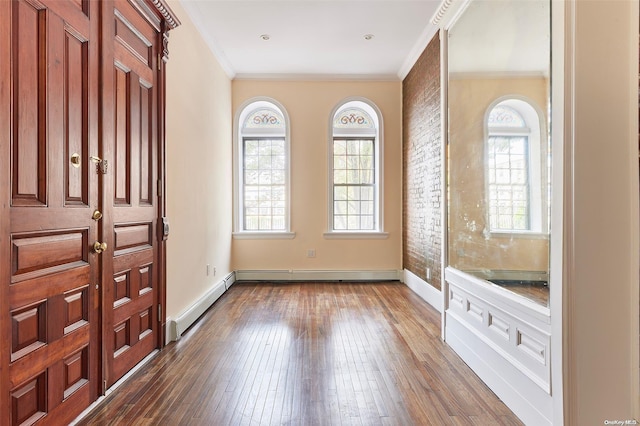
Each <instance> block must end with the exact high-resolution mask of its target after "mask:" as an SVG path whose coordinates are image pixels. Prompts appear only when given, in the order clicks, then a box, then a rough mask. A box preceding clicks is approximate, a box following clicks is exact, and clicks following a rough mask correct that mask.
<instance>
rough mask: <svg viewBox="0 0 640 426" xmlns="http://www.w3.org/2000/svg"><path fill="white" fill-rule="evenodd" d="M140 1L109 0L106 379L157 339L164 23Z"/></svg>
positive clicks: (143, 353) (126, 366)
mask: <svg viewBox="0 0 640 426" xmlns="http://www.w3.org/2000/svg"><path fill="white" fill-rule="evenodd" d="M136 4H137V3H130V2H128V1H125V0H117V1H115V2H112V1H108V2H105V3H104V5H103V14H104V17H105V19H104V27H103V29H102V36H103V40H105V41H107V43H105V49H104V52H103V58H104V68H103V78H104V84H103V143H104V150H103V153H104V156H105V159H106V160H107V161H108V163H107V164H108V171H107V174H106V175H105V180H104V210H105V211H104V215H105V217H104V220H103V238H104V240H105V241H106V242H107V245H108V247H110V248H111V249H110V250H109V255H108V256H106V257H105V258H104V263H103V269H102V280H103V282H104V283H105V286H104V293H103V295H104V298H103V321H104V338H103V342H104V356H105V359H104V361H105V370H104V371H105V379H106V382H107V386H111V385H112V384H113V383H114V382H115V381H116V380H118V379H119V378H120V377H122V376H123V375H124V374H125V373H126V372H127V371H129V370H130V369H131V368H132V367H133V366H134V365H135V364H137V363H138V362H139V361H141V360H142V359H143V358H144V357H145V356H147V355H148V354H149V353H151V352H152V351H153V350H154V349H155V348H156V347H158V345H159V339H158V333H159V330H160V327H159V321H158V314H159V290H158V282H159V281H158V275H159V269H158V245H159V244H158V238H157V232H156V229H157V221H158V204H157V203H158V190H157V188H158V184H157V182H158V109H157V105H158V69H159V64H158V61H159V60H160V59H159V57H158V53H159V48H158V44H159V43H158V40H159V37H158V34H159V31H160V28H159V27H156V26H154V24H153V23H152V22H150V21H149V20H148V18H149V16H148V15H146V14H145V13H144V9H141V8H137V7H136V6H135V5H136ZM158 24H159V22H158ZM111 41H113V43H111Z"/></svg>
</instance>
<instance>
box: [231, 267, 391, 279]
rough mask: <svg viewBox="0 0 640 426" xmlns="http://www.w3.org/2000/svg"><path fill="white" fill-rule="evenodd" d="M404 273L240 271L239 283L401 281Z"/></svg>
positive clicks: (285, 270)
mask: <svg viewBox="0 0 640 426" xmlns="http://www.w3.org/2000/svg"><path fill="white" fill-rule="evenodd" d="M401 279H402V271H398V270H379V271H350V270H349V271H346V270H345V271H340V270H321V271H314V270H287V269H282V270H240V271H236V280H237V281H399V280H401Z"/></svg>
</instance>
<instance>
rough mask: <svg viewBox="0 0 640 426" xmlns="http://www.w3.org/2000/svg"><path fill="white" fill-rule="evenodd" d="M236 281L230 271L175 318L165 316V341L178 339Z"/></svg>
mask: <svg viewBox="0 0 640 426" xmlns="http://www.w3.org/2000/svg"><path fill="white" fill-rule="evenodd" d="M235 281H236V276H235V273H233V272H232V273H230V274H229V275H227V276H226V277H225V278H223V279H222V280H220V281H218V282H217V283H216V284H215V285H214V286H213V287H212V288H211V289H210V290H209V291H208V292H206V293H205V294H204V295H203V296H202V297H201V298H200V299H198V300H196V301H195V303H194V304H192V305H191V306H190V307H189V308H187V309H186V310H185V311H184V312H182V313H181V314H180V315H179V316H178V317H177V318H176V319H175V320H174V319H172V318H167V329H166V335H165V342H167V343H169V342H174V341H177V340H178V339H180V336H182V333H184V332H185V330H186V329H187V328H189V327H191V325H193V323H194V322H196V321H197V320H198V318H200V317H201V316H202V314H204V313H205V312H206V310H207V309H209V307H210V306H211V305H213V303H214V302H215V301H216V300H218V299H219V298H220V296H222V295H223V294H224V292H225V291H227V289H228V288H229V287H231V286H232V285H233V284H234V283H235Z"/></svg>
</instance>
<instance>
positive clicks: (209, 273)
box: [207, 263, 215, 276]
mask: <svg viewBox="0 0 640 426" xmlns="http://www.w3.org/2000/svg"><path fill="white" fill-rule="evenodd" d="M213 270H214V274H215V268H214V269H213ZM209 275H211V265H209V264H208V263H207V276H209Z"/></svg>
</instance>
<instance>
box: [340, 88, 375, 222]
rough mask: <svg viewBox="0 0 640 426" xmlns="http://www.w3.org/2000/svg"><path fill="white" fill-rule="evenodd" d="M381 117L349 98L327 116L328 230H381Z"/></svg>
mask: <svg viewBox="0 0 640 426" xmlns="http://www.w3.org/2000/svg"><path fill="white" fill-rule="evenodd" d="M380 127H381V117H380V114H379V112H378V110H377V108H375V106H374V105H373V104H371V103H370V102H367V101H365V100H352V101H348V102H344V103H343V104H341V105H339V106H338V107H336V109H335V110H334V113H333V115H332V119H331V129H332V138H331V141H330V149H329V151H330V154H329V164H330V173H329V176H330V189H329V195H330V203H329V204H330V205H329V233H328V234H331V233H343V232H350V233H371V232H381V231H382V212H381V182H380V177H381V167H382V159H381V157H380V152H381V144H382V139H381V137H380V134H381V132H380Z"/></svg>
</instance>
